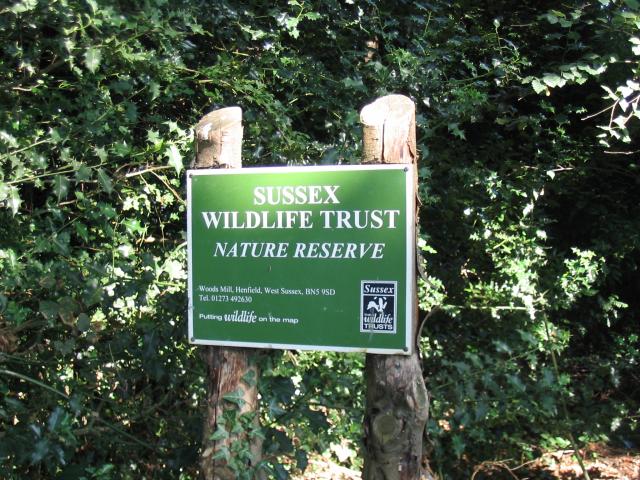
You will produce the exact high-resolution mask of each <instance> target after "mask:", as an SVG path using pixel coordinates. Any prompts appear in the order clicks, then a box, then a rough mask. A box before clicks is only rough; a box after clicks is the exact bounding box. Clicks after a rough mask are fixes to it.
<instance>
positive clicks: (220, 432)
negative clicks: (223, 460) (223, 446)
mask: <svg viewBox="0 0 640 480" xmlns="http://www.w3.org/2000/svg"><path fill="white" fill-rule="evenodd" d="M226 438H229V433H227V431H226V430H225V429H224V428H221V427H219V426H218V429H217V430H216V431H215V432H213V433H212V434H211V436H210V437H209V440H213V441H214V442H218V441H220V440H224V439H226Z"/></svg>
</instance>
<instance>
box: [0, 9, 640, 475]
mask: <svg viewBox="0 0 640 480" xmlns="http://www.w3.org/2000/svg"><path fill="white" fill-rule="evenodd" d="M639 15H640V5H639V4H638V2H637V1H636V0H624V1H622V0H599V1H594V2H592V3H584V2H577V1H572V0H571V1H567V2H563V3H562V4H561V5H559V4H558V3H557V2H550V1H549V2H547V1H539V2H535V3H531V2H516V1H508V0H498V1H492V2H475V1H467V0H456V1H453V2H449V1H440V0H434V1H431V2H421V1H374V0H365V1H358V2H355V1H352V0H328V1H322V2H320V1H309V2H307V1H301V0H290V1H288V2H284V1H277V2H274V3H273V5H267V4H265V3H264V2H255V1H234V2H230V1H229V2H227V1H222V0H219V1H216V2H204V1H196V0H182V1H175V2H167V1H165V0H147V1H144V2H124V1H96V0H87V1H76V0H60V1H47V2H45V1H39V0H24V1H20V2H17V3H12V4H10V5H8V6H7V5H5V6H1V7H0V40H1V41H0V48H1V49H2V50H1V52H2V53H1V56H0V105H1V108H0V202H2V207H0V272H1V275H0V392H2V397H1V399H0V425H1V428H0V476H2V477H3V478H9V479H13V478H15V479H17V478H34V479H37V478H87V479H93V478H95V479H110V478H142V477H144V478H183V479H189V478H195V477H196V476H197V472H196V464H197V455H198V448H199V447H198V446H199V443H200V434H201V425H200V423H201V416H202V412H203V406H202V404H201V403H202V399H203V398H204V384H203V378H204V367H203V364H202V361H201V359H200V357H199V354H198V350H197V348H192V347H190V346H189V345H188V344H187V343H186V340H185V336H186V334H185V331H186V325H185V309H186V295H185V277H186V273H185V228H184V216H185V215H184V214H185V203H184V198H185V195H184V168H185V166H187V165H188V163H189V162H190V159H191V158H192V157H193V137H192V127H193V125H194V124H195V123H196V122H197V121H198V119H199V118H200V117H201V116H202V114H203V113H205V112H206V111H208V110H209V109H211V108H216V107H218V106H224V105H236V104H238V105H240V106H242V108H243V110H244V125H245V140H244V146H243V160H244V164H245V165H283V164H295V165H307V164H336V163H357V162H358V159H359V157H360V142H361V132H360V127H359V123H358V112H359V110H360V109H361V108H362V106H364V105H365V104H366V103H368V102H370V101H371V100H373V99H374V98H376V97H377V96H381V95H385V94H387V93H402V94H405V95H408V96H409V97H411V98H412V99H413V100H414V101H415V102H416V105H417V112H418V116H417V126H418V146H419V151H420V155H421V158H420V164H419V172H420V180H421V182H420V196H421V200H422V207H421V234H420V242H419V243H420V247H421V252H422V257H423V258H422V260H421V261H422V264H423V267H424V268H423V269H422V270H423V274H422V277H421V279H420V306H421V309H422V313H421V315H422V316H423V317H424V318H425V319H426V321H425V323H424V327H423V329H422V336H421V347H422V359H423V365H424V373H425V377H426V379H427V385H428V388H429V390H430V392H431V394H432V397H433V399H432V408H431V420H430V422H429V425H428V432H427V433H428V438H429V449H430V452H429V454H430V458H431V465H432V468H433V469H434V470H435V471H436V472H437V473H438V474H439V475H440V476H441V477H442V478H462V477H463V476H464V475H468V474H469V473H470V472H471V471H472V470H473V466H474V465H477V464H479V463H480V462H483V461H485V460H491V459H506V458H514V459H517V460H522V461H524V460H527V459H530V458H534V457H536V456H537V455H539V454H540V453H541V452H542V451H544V450H546V449H554V448H567V447H568V446H570V445H571V444H572V443H576V444H579V445H583V444H585V443H587V442H595V441H600V442H608V443H610V444H612V445H617V446H621V447H626V448H632V447H637V446H638V443H639V442H640V435H639V434H638V419H639V415H640V412H639V405H638V403H639V402H638V399H639V398H640V392H639V391H638V384H639V382H638V380H639V374H638V371H640V370H639V369H638V360H639V359H640V340H639V337H638V335H639V331H640V328H639V324H638V310H639V308H640V304H639V303H638V299H639V298H640V295H639V291H638V290H639V284H638V272H637V268H638V262H639V260H640V255H639V254H640V251H639V247H640V215H639V212H638V204H639V200H640V199H639V198H638V197H639V193H638V192H640V190H639V189H638V185H639V183H640V174H639V172H638V150H639V149H638V145H637V133H636V132H637V128H638V127H637V125H638V123H637V117H638V113H637V104H638V101H639V98H640V97H639V94H640V85H639V84H638V72H639V63H638V55H640V35H639V31H638V30H639V27H640V23H639V22H640V17H639ZM260 362H261V366H262V369H263V375H262V377H261V379H260V391H261V396H262V412H261V415H262V423H263V425H264V434H265V437H266V443H265V457H266V459H267V460H269V462H270V463H271V471H272V475H273V476H275V477H278V478H286V477H287V475H288V474H289V473H290V472H296V471H300V470H303V469H304V468H305V467H306V464H307V456H308V454H310V453H313V452H328V454H329V455H332V456H334V457H335V458H336V460H338V461H341V462H343V463H345V464H347V465H351V466H353V467H354V468H358V466H359V465H360V462H361V460H360V459H359V458H358V455H357V450H358V447H359V444H360V440H361V436H362V431H361V427H360V424H361V416H362V389H363V381H362V364H363V358H362V357H361V356H358V355H337V354H320V353H304V354H302V353H295V352H265V353H262V354H261V358H260Z"/></svg>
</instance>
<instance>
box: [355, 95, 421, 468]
mask: <svg viewBox="0 0 640 480" xmlns="http://www.w3.org/2000/svg"><path fill="white" fill-rule="evenodd" d="M360 122H361V123H362V124H363V141H364V145H363V163H406V164H411V165H412V168H413V165H415V163H416V161H417V155H416V131H415V129H416V126H415V105H414V103H413V102H412V101H411V100H410V99H409V98H407V97H405V96H403V95H388V96H385V97H382V98H379V99H377V100H376V101H375V102H373V103H371V104H369V105H367V106H365V107H364V108H363V109H362V111H361V112H360ZM416 181H417V174H416ZM417 313H418V312H417V310H416V312H415V314H414V319H413V322H414V329H415V327H416V326H417V318H418V315H417ZM365 375H366V389H367V391H366V406H365V420H364V421H365V459H364V472H363V477H362V478H363V480H423V479H430V478H432V477H431V475H430V474H429V469H428V465H427V464H426V458H425V454H424V448H423V436H424V431H425V425H426V422H427V418H428V415H429V397H428V393H427V389H426V386H425V383H424V379H423V377H422V369H421V366H420V359H419V357H418V353H417V351H414V352H413V354H411V355H373V354H368V355H367V359H366V366H365Z"/></svg>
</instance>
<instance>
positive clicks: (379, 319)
mask: <svg viewBox="0 0 640 480" xmlns="http://www.w3.org/2000/svg"><path fill="white" fill-rule="evenodd" d="M397 291H398V283H397V282H391V281H389V282H383V281H375V282H374V281H369V280H363V281H362V282H360V331H361V332H370V333H396V298H397Z"/></svg>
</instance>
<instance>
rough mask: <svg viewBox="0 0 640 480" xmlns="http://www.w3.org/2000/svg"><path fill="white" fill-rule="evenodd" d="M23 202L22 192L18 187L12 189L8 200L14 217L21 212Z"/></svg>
mask: <svg viewBox="0 0 640 480" xmlns="http://www.w3.org/2000/svg"><path fill="white" fill-rule="evenodd" d="M21 203H22V200H21V199H20V192H18V189H17V188H16V187H11V191H10V192H9V198H8V199H7V205H8V206H9V208H11V212H12V213H13V215H15V214H16V213H18V210H20V204H21Z"/></svg>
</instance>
